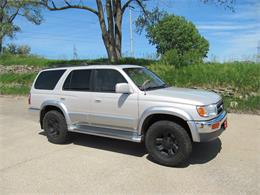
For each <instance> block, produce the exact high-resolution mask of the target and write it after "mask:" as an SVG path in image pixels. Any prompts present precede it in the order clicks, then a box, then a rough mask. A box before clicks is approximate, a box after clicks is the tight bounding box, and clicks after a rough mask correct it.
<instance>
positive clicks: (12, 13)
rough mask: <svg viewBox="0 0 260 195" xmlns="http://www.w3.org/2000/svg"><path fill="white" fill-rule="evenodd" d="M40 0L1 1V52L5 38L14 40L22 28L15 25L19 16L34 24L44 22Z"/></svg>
mask: <svg viewBox="0 0 260 195" xmlns="http://www.w3.org/2000/svg"><path fill="white" fill-rule="evenodd" d="M41 7H42V6H41V4H40V0H33V1H32V0H1V1H0V52H2V48H3V39H4V38H5V37H10V38H13V37H14V35H15V33H16V32H19V31H21V29H20V27H19V26H18V25H16V24H14V20H15V18H16V17H17V16H22V17H24V18H26V19H27V20H28V21H30V22H32V23H33V24H40V23H41V22H42V15H41Z"/></svg>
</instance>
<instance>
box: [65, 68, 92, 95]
mask: <svg viewBox="0 0 260 195" xmlns="http://www.w3.org/2000/svg"><path fill="white" fill-rule="evenodd" d="M90 74H91V70H73V71H72V72H71V73H70V74H69V75H68V77H67V78H66V80H65V82H64V85H63V90H72V91H89V90H90Z"/></svg>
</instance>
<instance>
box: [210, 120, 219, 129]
mask: <svg viewBox="0 0 260 195" xmlns="http://www.w3.org/2000/svg"><path fill="white" fill-rule="evenodd" d="M211 128H212V129H217V128H219V122H217V123H214V124H213V125H212V126H211Z"/></svg>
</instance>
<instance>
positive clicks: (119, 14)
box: [41, 0, 234, 62]
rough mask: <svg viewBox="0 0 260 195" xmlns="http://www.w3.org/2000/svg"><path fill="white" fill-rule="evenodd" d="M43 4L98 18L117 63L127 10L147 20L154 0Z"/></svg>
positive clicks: (48, 0) (77, 0) (221, 0)
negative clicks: (137, 9)
mask: <svg viewBox="0 0 260 195" xmlns="http://www.w3.org/2000/svg"><path fill="white" fill-rule="evenodd" d="M201 1H202V2H204V3H207V2H219V3H220V4H225V5H226V6H227V7H228V6H230V5H231V4H232V3H233V1H234V0H201ZM41 2H42V4H43V5H44V6H46V7H47V8H48V9H49V10H50V11H61V10H67V9H79V10H85V11H88V12H91V13H93V14H95V15H96V16H97V17H98V20H99V25H100V29H101V33H102V39H103V42H104V45H105V48H106V51H107V55H108V57H109V59H110V61H112V62H115V61H117V60H118V59H119V58H121V55H122V19H123V15H124V13H125V11H126V9H127V8H129V7H132V8H133V7H137V8H139V9H140V10H141V15H143V16H144V18H146V16H147V14H146V12H147V6H146V4H148V3H150V4H151V5H153V3H154V1H152V0H96V8H93V7H91V6H89V1H87V0H62V1H61V0H41Z"/></svg>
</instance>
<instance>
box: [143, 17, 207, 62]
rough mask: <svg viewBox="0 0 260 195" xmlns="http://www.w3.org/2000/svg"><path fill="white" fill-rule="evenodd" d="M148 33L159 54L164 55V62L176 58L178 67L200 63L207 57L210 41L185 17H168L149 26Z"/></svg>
mask: <svg viewBox="0 0 260 195" xmlns="http://www.w3.org/2000/svg"><path fill="white" fill-rule="evenodd" d="M146 31H147V35H146V36H147V37H148V39H149V42H150V43H151V44H153V45H155V46H156V49H157V53H158V54H159V55H164V57H163V58H164V60H168V61H169V60H170V58H176V59H175V64H176V65H184V64H188V63H191V62H199V61H202V59H203V58H204V57H206V56H207V53H208V50H209V43H208V41H207V40H206V39H205V38H204V37H203V36H201V35H200V34H199V32H198V30H197V29H196V27H195V25H194V24H193V23H192V22H189V21H187V20H186V19H185V18H184V17H180V16H174V15H166V16H165V17H164V18H162V19H160V20H159V21H158V22H157V23H156V24H153V25H150V26H148V27H147V28H146ZM176 60H177V61H178V62H177V61H176ZM171 62H172V61H171Z"/></svg>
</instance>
